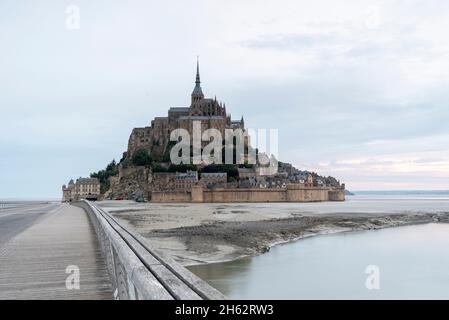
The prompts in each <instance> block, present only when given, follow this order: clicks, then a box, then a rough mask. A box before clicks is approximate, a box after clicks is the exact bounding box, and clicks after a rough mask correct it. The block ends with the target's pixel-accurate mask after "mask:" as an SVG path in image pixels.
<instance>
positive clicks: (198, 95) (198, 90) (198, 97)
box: [192, 58, 204, 104]
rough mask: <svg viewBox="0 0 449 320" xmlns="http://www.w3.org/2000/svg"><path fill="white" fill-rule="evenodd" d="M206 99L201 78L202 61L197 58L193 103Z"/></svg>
mask: <svg viewBox="0 0 449 320" xmlns="http://www.w3.org/2000/svg"><path fill="white" fill-rule="evenodd" d="M201 99H204V94H203V90H202V89H201V80H200V61H199V59H198V58H197V59H196V80H195V88H194V89H193V92H192V104H193V103H194V102H195V101H199V100H201Z"/></svg>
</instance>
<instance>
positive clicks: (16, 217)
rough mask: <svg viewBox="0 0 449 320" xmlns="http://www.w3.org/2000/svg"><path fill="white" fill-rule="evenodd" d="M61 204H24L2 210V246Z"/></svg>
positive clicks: (0, 222)
mask: <svg viewBox="0 0 449 320" xmlns="http://www.w3.org/2000/svg"><path fill="white" fill-rule="evenodd" d="M59 206H60V204H57V203H48V204H42V203H40V204H23V205H20V206H18V207H14V208H9V209H2V210H0V248H1V247H2V246H3V245H4V244H5V243H6V242H8V241H9V240H10V239H11V238H13V237H14V236H16V235H18V234H19V233H21V232H23V231H24V230H26V229H27V228H28V227H30V226H32V225H33V224H35V223H36V222H38V221H40V220H41V219H42V218H44V217H45V216H46V215H48V214H49V213H50V212H51V211H53V210H55V209H56V208H58V207H59Z"/></svg>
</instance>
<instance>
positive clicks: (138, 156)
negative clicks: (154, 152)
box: [132, 149, 153, 166]
mask: <svg viewBox="0 0 449 320" xmlns="http://www.w3.org/2000/svg"><path fill="white" fill-rule="evenodd" d="M132 162H133V164H134V165H136V166H149V165H151V163H152V162H153V160H152V159H151V156H150V154H149V153H148V151H147V150H145V149H138V150H137V151H136V152H135V153H134V154H133V157H132Z"/></svg>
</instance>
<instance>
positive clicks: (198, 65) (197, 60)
mask: <svg viewBox="0 0 449 320" xmlns="http://www.w3.org/2000/svg"><path fill="white" fill-rule="evenodd" d="M195 84H197V85H200V84H201V80H200V59H199V58H198V57H196V81H195Z"/></svg>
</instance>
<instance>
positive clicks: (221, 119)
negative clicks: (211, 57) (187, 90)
mask: <svg viewBox="0 0 449 320" xmlns="http://www.w3.org/2000/svg"><path fill="white" fill-rule="evenodd" d="M194 121H197V122H198V121H201V132H204V131H205V130H207V129H217V130H219V131H220V133H221V134H222V136H224V135H225V129H242V130H244V129H245V123H244V120H243V117H242V118H241V119H240V120H231V115H230V114H228V113H227V112H226V104H225V103H222V102H219V101H218V100H217V98H216V97H215V98H214V99H210V98H205V97H204V94H203V90H202V88H201V80H200V68H199V62H198V61H197V68H196V80H195V87H194V89H193V92H192V95H191V103H190V106H189V107H176V108H170V109H169V110H168V116H167V117H156V118H155V119H154V120H153V121H151V126H150V127H145V128H134V129H133V131H132V133H131V136H130V137H129V141H128V151H127V155H128V156H132V155H133V154H134V152H135V151H136V150H138V149H141V148H144V149H146V150H148V151H149V152H150V154H151V155H152V156H154V157H158V156H162V155H163V154H164V151H165V149H166V148H167V146H168V144H169V142H170V133H171V132H172V131H173V130H175V129H185V130H187V131H188V132H189V134H190V135H192V130H193V122H194Z"/></svg>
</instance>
